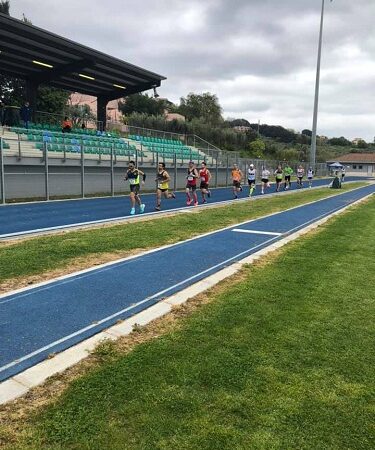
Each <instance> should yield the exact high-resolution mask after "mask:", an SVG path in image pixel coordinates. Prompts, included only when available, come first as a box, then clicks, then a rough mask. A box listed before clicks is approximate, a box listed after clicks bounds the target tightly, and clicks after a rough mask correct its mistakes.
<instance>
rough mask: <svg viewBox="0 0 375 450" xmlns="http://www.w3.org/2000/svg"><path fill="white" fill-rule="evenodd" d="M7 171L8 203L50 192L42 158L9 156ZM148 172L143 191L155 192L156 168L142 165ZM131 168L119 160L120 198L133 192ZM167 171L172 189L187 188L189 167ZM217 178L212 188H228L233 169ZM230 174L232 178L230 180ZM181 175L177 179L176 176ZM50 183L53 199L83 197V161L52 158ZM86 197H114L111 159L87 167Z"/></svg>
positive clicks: (117, 188) (220, 172)
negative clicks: (128, 173) (128, 178)
mask: <svg viewBox="0 0 375 450" xmlns="http://www.w3.org/2000/svg"><path fill="white" fill-rule="evenodd" d="M4 163H5V165H4V170H5V197H6V199H7V200H14V199H32V198H44V197H45V193H46V187H45V183H46V176H45V162H44V161H43V160H42V158H35V157H30V158H27V157H25V158H22V160H17V158H16V157H6V158H5V160H4ZM139 167H140V169H141V170H143V171H144V172H145V173H146V183H145V186H144V187H143V188H142V189H143V191H154V190H155V188H156V183H155V176H156V167H155V165H154V166H151V165H148V166H146V165H143V166H142V165H141V164H140V165H139ZM126 169H127V161H124V160H123V161H117V163H116V164H114V191H115V194H116V195H119V194H126V193H128V192H129V183H128V182H125V181H124V179H123V178H124V174H125V172H126ZM167 170H168V172H169V174H170V176H171V179H172V180H171V182H170V187H171V189H173V188H174V186H175V179H176V186H177V189H183V188H184V187H185V184H186V178H185V177H186V165H184V166H181V165H180V164H177V169H175V168H174V167H173V166H170V167H168V165H167ZM211 173H212V176H213V179H212V182H211V185H212V186H215V185H216V184H217V185H218V186H224V185H226V182H227V180H228V183H230V169H228V171H227V170H226V169H225V168H219V169H218V172H217V174H218V177H217V183H216V169H215V168H211ZM227 174H228V178H227ZM176 175H177V176H176ZM48 184H49V195H50V197H58V196H72V197H73V196H80V195H81V162H80V160H79V158H75V159H67V160H66V161H65V162H63V161H62V160H61V159H60V158H59V159H58V158H50V159H49V164H48ZM84 185H85V188H84V189H85V195H93V194H108V195H110V194H111V164H110V161H109V159H108V158H107V159H106V160H102V161H101V162H100V163H99V162H98V161H97V160H87V161H85V166H84Z"/></svg>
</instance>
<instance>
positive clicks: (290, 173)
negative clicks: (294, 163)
mask: <svg viewBox="0 0 375 450" xmlns="http://www.w3.org/2000/svg"><path fill="white" fill-rule="evenodd" d="M292 173H293V169H292V168H291V167H289V166H288V167H285V169H284V174H285V176H286V177H290V176H291V175H292Z"/></svg>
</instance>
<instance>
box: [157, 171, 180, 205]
mask: <svg viewBox="0 0 375 450" xmlns="http://www.w3.org/2000/svg"><path fill="white" fill-rule="evenodd" d="M155 181H156V183H157V189H156V207H155V209H156V211H160V210H161V198H162V197H164V198H166V199H170V198H176V196H175V194H174V192H171V193H170V192H169V182H170V181H171V177H170V176H169V173H168V172H167V171H166V170H165V164H164V163H159V165H158V171H157V174H156V180H155Z"/></svg>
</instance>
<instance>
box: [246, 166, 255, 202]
mask: <svg viewBox="0 0 375 450" xmlns="http://www.w3.org/2000/svg"><path fill="white" fill-rule="evenodd" d="M256 177H257V171H256V169H255V168H254V164H250V166H249V168H248V169H247V183H248V185H249V197H251V196H252V195H253V192H254V189H255V185H256Z"/></svg>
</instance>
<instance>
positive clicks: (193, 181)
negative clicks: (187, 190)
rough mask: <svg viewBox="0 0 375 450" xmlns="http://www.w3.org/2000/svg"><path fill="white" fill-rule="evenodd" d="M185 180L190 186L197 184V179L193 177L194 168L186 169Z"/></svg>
mask: <svg viewBox="0 0 375 450" xmlns="http://www.w3.org/2000/svg"><path fill="white" fill-rule="evenodd" d="M186 179H187V182H188V184H190V185H191V186H195V185H196V184H197V179H196V177H195V169H192V170H190V169H188V171H187V177H186Z"/></svg>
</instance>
